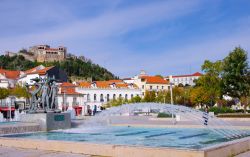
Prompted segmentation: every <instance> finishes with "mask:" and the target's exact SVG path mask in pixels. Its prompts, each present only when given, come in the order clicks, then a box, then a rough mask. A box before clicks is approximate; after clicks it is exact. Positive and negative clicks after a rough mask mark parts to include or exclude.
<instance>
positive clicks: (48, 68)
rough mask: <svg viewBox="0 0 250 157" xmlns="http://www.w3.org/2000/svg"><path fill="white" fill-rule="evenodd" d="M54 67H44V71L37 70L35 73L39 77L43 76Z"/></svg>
mask: <svg viewBox="0 0 250 157" xmlns="http://www.w3.org/2000/svg"><path fill="white" fill-rule="evenodd" d="M53 67H54V66H50V67H45V68H44V69H42V70H38V71H37V73H38V74H39V75H45V74H46V73H47V71H48V70H50V69H51V68H53Z"/></svg>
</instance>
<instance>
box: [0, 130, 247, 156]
mask: <svg viewBox="0 0 250 157" xmlns="http://www.w3.org/2000/svg"><path fill="white" fill-rule="evenodd" d="M141 132H142V131H141ZM63 134H64V135H62V132H49V133H45V132H44V133H33V134H30V135H29V134H22V135H21V134H18V135H10V136H7V137H1V138H0V144H1V145H3V146H9V147H18V148H31V149H41V150H51V151H62V152H71V153H81V154H90V155H101V156H114V157H127V156H133V157H152V156H153V157H158V156H159V157H162V156H164V157H176V156H181V157H216V156H219V157H227V156H233V155H236V154H239V153H242V152H245V151H247V150H249V149H250V137H246V138H242V139H238V140H233V141H228V142H222V143H213V145H207V147H204V148H199V149H197V148H196V149H193V148H183V147H182V148H181V147H179V148H177V147H166V146H142V145H140V144H138V143H137V145H130V144H123V145H122V144H104V143H103V142H91V141H88V140H85V141H80V139H78V140H75V138H76V136H83V135H81V134H80V135H79V134H78V135H77V133H63ZM84 134H86V135H87V134H90V133H84ZM91 134H96V136H97V133H91ZM122 134H123V135H126V133H119V134H117V135H119V136H122ZM127 134H128V133H127ZM142 134H143V133H142ZM72 135H73V136H75V138H72ZM130 136H135V133H134V135H130ZM148 136H150V135H148ZM62 137H64V139H62ZM66 137H67V138H66ZM155 137H156V136H155ZM155 137H154V138H155ZM189 137H190V138H196V137H191V136H189ZM197 137H198V136H197ZM107 138H108V136H107ZM135 140H138V139H135ZM189 140H190V139H188V136H186V137H184V138H183V136H182V141H183V142H184V143H187V142H188V141H189ZM59 141H60V142H59ZM158 141H159V140H158ZM163 141H164V140H160V141H159V143H162V142H163Z"/></svg>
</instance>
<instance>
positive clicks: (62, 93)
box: [57, 82, 84, 116]
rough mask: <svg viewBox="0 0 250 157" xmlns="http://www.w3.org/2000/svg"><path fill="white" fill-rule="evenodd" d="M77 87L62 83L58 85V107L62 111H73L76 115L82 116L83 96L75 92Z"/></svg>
mask: <svg viewBox="0 0 250 157" xmlns="http://www.w3.org/2000/svg"><path fill="white" fill-rule="evenodd" d="M76 87H77V86H76V85H74V84H72V83H69V82H63V83H62V84H60V85H59V92H58V96H57V97H58V107H59V109H60V110H62V111H67V110H74V111H75V112H76V115H77V116H78V115H84V97H83V96H84V95H83V94H81V93H79V92H76V91H75V88H76Z"/></svg>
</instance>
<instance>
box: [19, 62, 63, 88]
mask: <svg viewBox="0 0 250 157" xmlns="http://www.w3.org/2000/svg"><path fill="white" fill-rule="evenodd" d="M48 77H50V78H55V79H56V81H57V82H67V80H68V78H67V74H66V73H65V72H64V71H63V70H61V69H60V68H58V67H56V66H50V67H45V66H43V65H39V66H37V67H34V68H32V69H29V70H26V71H24V73H23V74H22V75H21V76H20V78H19V79H18V83H19V84H21V85H25V84H26V83H27V84H29V85H32V84H34V83H35V82H34V81H32V79H35V78H42V79H44V78H48Z"/></svg>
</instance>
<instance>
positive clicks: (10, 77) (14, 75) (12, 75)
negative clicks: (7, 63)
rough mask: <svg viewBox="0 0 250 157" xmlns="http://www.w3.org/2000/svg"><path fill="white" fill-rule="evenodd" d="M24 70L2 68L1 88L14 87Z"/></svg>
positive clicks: (0, 72)
mask: <svg viewBox="0 0 250 157" xmlns="http://www.w3.org/2000/svg"><path fill="white" fill-rule="evenodd" d="M23 74H24V72H22V71H18V70H5V69H0V88H14V87H15V84H16V82H17V80H18V78H19V77H20V76H22V75H23Z"/></svg>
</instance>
